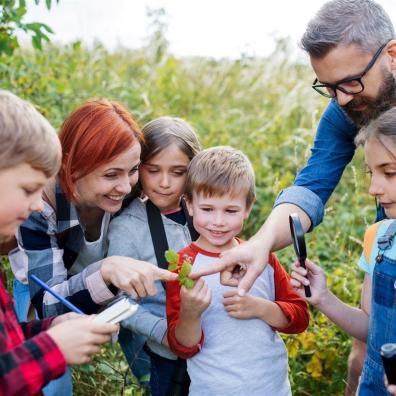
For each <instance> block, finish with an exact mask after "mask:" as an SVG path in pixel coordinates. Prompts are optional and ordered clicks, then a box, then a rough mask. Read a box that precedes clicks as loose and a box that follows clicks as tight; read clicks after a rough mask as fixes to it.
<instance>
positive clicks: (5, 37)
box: [0, 0, 59, 55]
mask: <svg viewBox="0 0 396 396" xmlns="http://www.w3.org/2000/svg"><path fill="white" fill-rule="evenodd" d="M34 2H35V4H36V5H38V4H39V3H40V0H34ZM56 2H57V3H58V2H59V0H56ZM45 4H46V6H47V8H48V9H51V5H52V0H45ZM26 11H27V9H26V0H18V1H17V0H0V55H2V54H5V55H12V54H13V52H14V50H15V49H16V48H18V47H19V43H18V38H17V36H16V31H17V30H18V29H19V30H23V31H24V32H25V33H30V34H31V36H32V45H33V48H35V49H42V45H43V41H47V42H48V41H49V37H48V34H49V33H53V31H52V30H51V28H50V27H49V26H48V25H46V24H45V23H40V22H31V23H26V22H23V17H24V16H25V14H26Z"/></svg>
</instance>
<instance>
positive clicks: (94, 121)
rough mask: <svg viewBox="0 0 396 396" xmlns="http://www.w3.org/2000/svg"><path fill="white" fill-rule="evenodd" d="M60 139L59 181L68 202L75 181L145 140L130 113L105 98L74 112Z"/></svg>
mask: <svg viewBox="0 0 396 396" xmlns="http://www.w3.org/2000/svg"><path fill="white" fill-rule="evenodd" d="M59 139H60V141H61V145H62V153H63V158H62V166H61V169H60V172H59V179H60V184H61V187H62V189H63V191H64V193H65V194H66V196H67V198H68V199H69V200H71V201H73V200H74V193H75V182H76V180H78V179H80V178H81V177H84V176H86V175H87V174H89V173H91V172H92V171H94V170H95V169H96V168H98V167H99V166H101V165H103V164H105V163H107V162H110V161H112V160H113V159H114V158H115V157H117V156H118V155H120V154H121V153H123V152H124V151H125V150H127V149H129V148H130V147H132V146H133V145H134V144H136V142H138V143H140V144H142V143H143V140H144V139H143V134H142V132H141V130H140V128H139V126H138V124H137V123H136V121H135V120H134V119H133V117H132V115H131V114H130V113H129V111H128V110H127V109H126V108H125V107H124V106H122V105H121V104H120V103H117V102H115V101H110V100H107V99H99V100H92V101H89V102H86V103H84V104H82V105H81V106H80V107H78V108H77V109H76V110H74V111H73V112H72V113H71V114H70V115H69V117H68V118H67V119H66V120H65V122H64V123H63V125H62V128H61V130H60V133H59Z"/></svg>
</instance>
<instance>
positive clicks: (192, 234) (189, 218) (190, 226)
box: [181, 198, 199, 241]
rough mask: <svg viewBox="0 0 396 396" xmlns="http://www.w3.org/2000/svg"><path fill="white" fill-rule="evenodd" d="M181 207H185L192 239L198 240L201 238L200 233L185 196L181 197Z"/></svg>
mask: <svg viewBox="0 0 396 396" xmlns="http://www.w3.org/2000/svg"><path fill="white" fill-rule="evenodd" d="M181 207H182V209H183V212H184V215H185V216H186V220H187V227H188V230H189V231H190V236H191V240H192V241H196V240H197V239H198V238H199V234H198V232H197V230H196V229H195V228H194V224H193V218H192V217H191V216H190V214H189V213H188V209H187V205H186V201H185V200H184V198H182V199H181Z"/></svg>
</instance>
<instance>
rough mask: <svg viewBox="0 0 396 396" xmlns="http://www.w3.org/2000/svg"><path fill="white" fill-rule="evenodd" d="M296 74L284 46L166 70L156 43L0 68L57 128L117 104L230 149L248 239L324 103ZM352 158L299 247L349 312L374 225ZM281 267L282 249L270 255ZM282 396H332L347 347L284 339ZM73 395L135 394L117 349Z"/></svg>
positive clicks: (314, 328) (321, 331) (330, 337)
mask: <svg viewBox="0 0 396 396" xmlns="http://www.w3.org/2000/svg"><path fill="white" fill-rule="evenodd" d="M312 77H313V73H312V71H311V70H310V68H309V67H308V66H304V65H300V64H291V63H290V62H289V60H288V49H287V43H285V42H279V45H278V48H277V50H276V51H275V53H274V55H273V56H271V57H269V58H268V59H252V58H242V59H240V60H236V61H231V60H213V59H206V58H193V59H190V58H189V59H178V58H175V57H173V56H172V55H170V54H169V53H168V51H167V47H166V42H165V41H164V40H163V38H161V37H156V39H153V40H152V41H151V43H150V44H149V45H148V46H147V47H145V48H143V49H141V50H139V51H127V50H124V51H120V52H115V53H109V52H107V51H106V50H105V49H104V48H103V47H102V46H101V45H99V44H98V45H97V46H96V47H95V48H94V49H91V50H87V49H84V48H83V47H82V46H81V45H80V43H78V42H77V43H75V44H73V45H68V46H66V47H54V46H48V47H46V48H45V50H44V51H43V52H39V53H31V52H27V51H17V52H16V53H15V54H14V56H13V57H10V58H3V59H1V62H0V81H1V87H2V88H3V89H9V90H11V91H13V92H14V93H15V94H17V95H20V96H21V97H23V98H26V99H27V100H29V101H32V102H33V103H35V104H36V105H38V106H39V108H40V110H41V111H42V112H43V113H44V114H45V115H46V117H47V118H48V119H49V120H50V121H51V122H52V124H53V125H54V126H55V127H56V128H59V126H60V125H61V123H62V120H63V119H64V118H65V116H66V115H67V114H68V113H69V112H70V111H71V110H72V109H74V108H75V107H76V106H77V105H79V104H80V103H81V102H82V101H85V100H86V99H88V98H93V97H101V96H102V97H108V98H112V99H116V100H119V101H120V102H122V103H124V104H125V105H126V106H127V107H128V108H129V109H130V110H131V112H132V113H133V114H134V116H135V117H136V119H137V120H138V121H139V123H140V125H143V124H144V123H145V122H147V121H149V120H151V119H153V118H155V117H158V116H161V115H174V116H179V117H183V118H185V119H186V120H188V121H189V122H191V124H192V125H193V126H194V127H195V128H196V130H197V132H198V134H199V136H200V138H201V141H202V143H203V146H204V147H209V146H212V145H219V144H227V145H231V146H234V147H237V148H239V149H242V150H243V151H244V152H245V153H246V154H247V155H248V156H249V158H250V160H251V161H252V163H253V165H254V168H255V171H256V176H257V196H258V197H257V202H256V203H255V206H254V210H253V212H252V214H251V216H250V218H249V220H248V221H247V222H246V227H245V233H244V237H245V238H248V237H249V236H250V235H252V234H253V233H254V232H255V231H257V229H258V228H259V227H260V225H261V224H262V223H263V222H264V221H265V219H266V216H268V214H269V213H270V211H271V207H272V204H273V201H274V199H275V197H276V195H277V193H278V192H279V191H280V190H281V189H282V188H284V187H286V186H288V185H290V184H291V183H292V182H293V179H294V177H295V175H296V173H297V172H298V171H299V169H301V167H302V166H303V165H304V164H305V163H306V161H307V159H308V157H309V155H310V150H309V149H310V147H311V145H312V141H313V138H314V135H315V131H316V128H317V124H318V121H319V118H320V114H321V112H322V111H323V109H324V108H325V106H326V104H327V101H326V100H324V99H323V98H321V97H320V96H319V95H317V94H316V93H315V92H314V91H313V90H312V89H311V88H310V83H311V81H312ZM366 190H367V180H366V179H365V176H364V173H363V160H362V154H361V153H359V154H358V155H357V156H356V158H355V159H354V161H353V162H352V164H351V165H350V166H349V167H348V168H347V169H346V171H345V173H344V176H343V179H342V182H341V183H340V185H339V186H338V187H337V189H336V191H335V193H334V194H333V196H332V198H331V199H330V201H329V203H328V205H327V210H326V212H327V213H326V217H325V220H324V222H323V224H322V225H321V226H320V227H318V228H317V229H316V230H315V231H314V232H313V233H311V234H309V235H308V236H307V240H308V252H309V257H310V258H311V259H312V260H313V261H315V262H318V263H320V265H321V266H323V267H324V268H325V269H326V271H327V273H328V275H329V282H330V284H331V287H332V289H333V290H334V292H335V293H336V294H337V295H338V296H339V297H340V298H342V299H343V300H345V301H347V302H349V303H352V304H357V303H358V299H359V292H360V287H361V282H362V273H361V271H359V270H358V268H357V264H356V262H357V259H358V257H359V255H360V251H361V245H360V244H361V240H362V238H363V233H364V229H365V227H366V226H367V224H370V223H371V222H372V221H373V220H374V217H375V208H374V203H373V201H372V199H370V198H369V197H368V194H367V192H366ZM279 258H280V260H281V262H282V263H283V264H284V266H285V267H286V268H288V267H289V265H290V263H291V262H292V260H293V252H292V250H291V248H287V249H285V250H283V251H281V252H279ZM285 341H286V343H287V346H288V349H289V353H290V379H291V383H292V388H293V394H294V395H329V394H331V395H341V394H343V388H344V381H345V378H346V361H347V356H348V352H349V348H350V339H349V338H348V337H347V336H346V335H345V333H343V332H342V331H340V330H338V329H337V328H336V327H335V326H334V325H332V324H331V323H329V321H328V320H326V319H325V318H324V317H323V316H322V315H321V314H319V313H318V312H315V311H314V310H313V311H312V320H311V324H310V327H309V329H308V331H307V332H306V333H304V334H303V335H300V336H292V337H285ZM74 379H75V384H74V388H75V394H76V395H87V394H90V395H121V394H124V395H139V394H140V393H141V392H140V391H139V390H137V387H136V385H134V382H133V381H134V379H133V378H131V376H129V375H128V370H127V365H126V363H125V361H124V360H123V357H122V353H121V352H120V350H119V347H118V346H116V347H112V346H107V347H106V348H104V350H103V352H102V354H101V355H100V356H97V357H95V360H94V361H93V363H92V364H90V365H88V366H84V367H81V368H76V369H75V370H74Z"/></svg>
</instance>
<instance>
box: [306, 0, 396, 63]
mask: <svg viewBox="0 0 396 396" xmlns="http://www.w3.org/2000/svg"><path fill="white" fill-rule="evenodd" d="M394 37H395V32H394V28H393V24H392V21H391V20H390V18H389V16H388V14H387V13H386V12H385V10H384V9H383V8H382V7H381V6H380V5H379V4H377V3H375V2H374V1H371V0H332V1H329V2H327V3H325V4H324V5H323V6H322V7H321V8H320V10H319V11H318V13H317V14H316V15H315V17H314V18H313V19H311V21H310V22H309V23H308V26H307V29H306V31H305V33H304V35H303V37H302V39H301V43H300V45H301V48H302V49H303V50H305V51H306V52H308V54H309V56H311V57H312V58H319V59H320V58H323V57H324V56H326V55H327V54H328V53H329V52H330V51H331V50H332V49H333V48H335V47H337V46H338V45H340V44H342V45H346V46H347V45H350V44H356V45H358V46H359V47H360V48H361V49H362V50H364V51H367V52H369V53H374V52H375V51H377V50H378V48H380V47H381V45H383V44H385V43H387V42H388V41H389V40H392V39H393V38H394Z"/></svg>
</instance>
